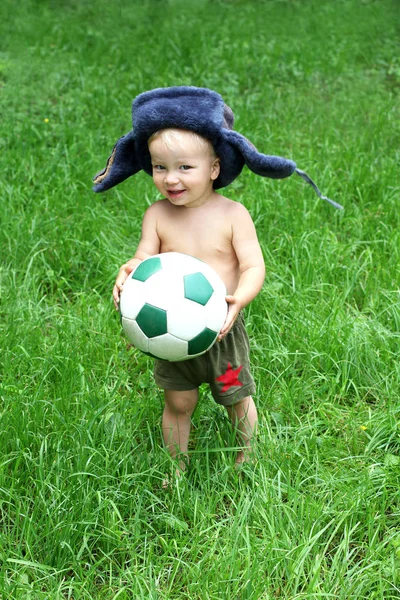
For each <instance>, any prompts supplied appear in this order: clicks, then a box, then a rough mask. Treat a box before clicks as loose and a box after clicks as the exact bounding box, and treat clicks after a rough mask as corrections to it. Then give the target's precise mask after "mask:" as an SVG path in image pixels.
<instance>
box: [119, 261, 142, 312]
mask: <svg viewBox="0 0 400 600" xmlns="http://www.w3.org/2000/svg"><path fill="white" fill-rule="evenodd" d="M132 262H133V261H129V262H128V263H126V264H125V265H122V267H121V268H120V270H119V273H118V275H117V279H116V280H115V285H114V288H113V300H114V306H115V310H119V296H120V294H121V292H122V288H123V287H124V283H125V281H126V279H127V278H128V276H129V275H130V273H132V271H133V269H134V268H135V266H136V265H135V264H133V265H132ZM137 262H138V263H139V262H140V261H137Z"/></svg>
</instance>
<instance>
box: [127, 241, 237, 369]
mask: <svg viewBox="0 0 400 600" xmlns="http://www.w3.org/2000/svg"><path fill="white" fill-rule="evenodd" d="M225 297H226V288H225V284H224V282H223V281H222V279H221V278H220V277H219V275H217V273H216V272H215V271H214V269H212V268H211V267H210V266H209V265H207V264H206V263H204V262H203V261H201V260H199V259H197V258H194V257H193V256H189V255H187V254H181V253H179V252H166V253H164V254H157V255H156V256H152V257H150V258H147V259H146V260H144V261H142V262H141V263H140V264H139V265H138V267H136V269H135V270H134V271H133V272H132V273H131V275H130V276H129V277H128V279H127V280H126V281H125V283H124V286H123V290H122V292H121V298H120V312H121V321H122V327H123V330H124V332H125V334H126V336H127V337H128V339H129V340H130V341H131V342H132V344H133V345H134V346H136V348H138V349H139V350H141V351H142V352H145V353H146V354H150V355H152V356H154V357H156V358H161V359H163V360H168V361H181V360H187V359H190V358H195V357H196V356H200V355H201V354H203V353H204V352H206V351H207V350H208V349H209V348H211V346H212V345H213V344H214V342H215V341H216V339H217V337H218V334H219V332H220V330H221V328H222V325H223V324H224V322H225V319H226V314H227V303H226V300H225Z"/></svg>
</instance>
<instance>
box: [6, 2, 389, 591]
mask: <svg viewBox="0 0 400 600" xmlns="http://www.w3.org/2000/svg"><path fill="white" fill-rule="evenodd" d="M399 26H400V18H399V16H398V5H397V3H396V2H395V1H394V0H393V1H391V0H380V1H378V0H376V1H373V0H372V1H369V0H336V1H334V0H320V1H319V2H317V1H316V0H315V1H313V0H286V1H285V0H269V1H268V0H259V1H256V0H230V1H228V0H225V1H224V0H214V1H211V0H199V1H197V2H195V1H194V0H192V1H189V0H187V1H186V2H183V1H180V0H170V1H167V0H165V1H161V0H145V1H143V2H139V1H137V0H136V1H135V0H133V1H131V2H128V1H127V0H125V1H119V2H105V1H104V0H97V2H94V0H86V1H82V2H79V1H78V0H42V1H39V0H36V1H33V0H20V2H18V3H15V2H11V0H4V1H3V2H2V3H1V7H0V111H1V121H0V150H1V152H0V173H1V177H0V199H1V204H0V223H1V227H0V260H1V262H0V293H1V295H0V339H1V346H0V367H1V371H0V373H1V375H0V377H1V379H0V399H1V402H0V415H1V419H0V465H1V467H0V519H1V529H0V559H1V560H0V598H1V599H2V600H3V599H4V600H9V599H15V600H25V599H26V600H48V599H49V600H64V599H71V600H97V599H99V600H100V599H101V600H117V598H118V599H119V600H128V599H136V598H144V599H149V598H150V599H152V600H175V599H187V598H189V599H191V600H220V599H222V600H225V599H226V600H231V599H232V600H233V599H234V600H250V599H251V600H261V599H262V600H275V599H282V600H300V599H314V598H315V599H320V598H330V599H340V600H349V599H354V600H361V599H368V600H392V599H393V600H395V599H396V600H397V599H398V598H399V597H400V492H399V487H400V402H399V397H400V384H399V382H400V366H399V365H400V362H399V341H400V302H399V301H400V293H399V288H400V270H399V263H400V233H399V232H400V227H399V226H400V223H399V220H400V219H399V216H400V211H399V178H398V165H399V147H400V144H399V141H400V135H399V134H400V127H399V123H400V118H399V117H400V115H399V90H400V59H399V56H400V52H399V40H400V37H399ZM170 85H196V86H204V87H210V88H212V89H215V90H217V91H218V92H220V93H221V94H222V95H223V97H224V99H225V100H226V101H227V103H228V104H229V105H230V106H232V108H233V110H234V112H235V116H236V125H235V127H236V129H237V130H238V131H239V132H241V133H242V134H244V135H246V136H247V137H248V138H249V139H250V140H251V141H252V142H253V143H254V144H255V145H256V146H257V148H258V149H259V150H260V151H262V152H264V153H266V154H277V155H281V156H286V157H288V158H292V159H294V160H295V161H296V162H297V165H298V167H299V168H300V169H304V170H305V171H307V173H308V174H309V175H310V176H311V177H312V178H313V179H314V180H315V181H316V183H317V184H318V186H319V187H320V189H321V191H322V192H323V193H324V194H326V195H327V196H329V197H330V198H332V199H333V200H335V201H336V202H339V203H340V204H342V205H343V206H344V210H343V211H338V210H335V209H334V208H333V207H332V206H330V205H329V204H327V203H325V202H323V201H322V200H320V199H319V198H318V197H317V196H316V195H315V194H314V192H313V190H312V189H311V187H310V186H307V185H305V184H304V183H303V182H302V181H301V179H300V178H299V177H297V176H296V175H293V176H292V177H291V178H289V179H285V180H282V181H274V180H269V179H262V178H260V177H257V176H256V175H254V174H253V173H251V172H249V171H248V170H244V171H243V173H242V175H241V176H240V178H239V179H237V180H236V181H235V182H234V183H233V184H232V185H231V186H230V187H229V188H227V189H226V190H224V191H223V193H224V194H225V195H227V196H228V197H230V198H232V199H234V200H237V201H239V202H242V203H243V204H244V205H245V206H246V207H247V208H248V209H249V211H250V213H251V215H252V217H253V219H254V221H255V223H256V227H257V231H258V235H259V239H260V243H261V246H262V249H263V252H264V257H265V262H266V267H267V277H266V281H265V285H264V288H263V290H262V292H261V293H260V295H259V296H258V297H257V298H256V299H255V300H254V301H253V303H252V304H251V305H250V306H249V307H248V308H247V309H246V320H247V325H248V331H249V335H250V338H251V344H252V363H253V368H254V375H255V378H256V380H257V387H258V391H257V395H256V397H255V401H256V403H257V406H258V410H259V417H260V423H259V435H258V441H257V447H256V458H257V461H256V464H255V465H254V466H252V467H247V468H246V469H244V471H243V472H241V473H237V472H236V471H235V469H234V468H233V462H234V456H235V446H236V441H235V436H234V434H232V432H231V429H230V426H229V423H228V420H227V417H226V415H225V413H224V412H223V410H222V409H221V408H220V407H219V406H217V405H215V404H214V402H213V400H212V398H211V396H210V395H209V393H208V391H207V388H204V389H203V390H202V395H201V401H200V403H199V406H198V408H197V410H196V413H195V415H194V418H193V434H192V441H191V445H190V455H191V464H190V468H189V471H188V473H187V476H186V477H185V478H184V479H182V480H181V481H180V482H179V484H176V485H174V486H173V487H172V489H171V490H169V491H165V490H163V489H162V487H161V482H162V479H163V477H164V476H165V473H166V472H168V471H169V470H170V469H171V461H170V458H169V456H168V455H167V453H166V451H165V449H163V447H162V442H161V431H160V417H161V412H162V406H163V399H162V392H161V391H160V390H159V389H157V387H156V386H155V384H154V381H153V376H152V359H150V358H149V357H147V356H145V355H142V354H140V353H139V352H138V351H136V350H135V349H134V348H132V347H129V345H128V344H127V342H126V339H125V338H124V336H123V334H122V332H121V328H120V324H119V319H118V315H117V313H116V312H115V311H114V309H113V306H112V301H111V290H112V286H113V282H114V280H115V276H116V273H117V272H118V268H119V266H120V265H121V264H122V263H123V262H125V261H126V260H127V259H128V258H130V257H131V256H132V255H133V253H134V250H135V247H136V244H137V242H138V238H139V235H140V224H141V217H142V214H143V212H144V210H145V209H146V207H147V206H148V205H149V204H150V203H152V202H153V201H154V200H156V199H157V198H158V196H157V194H156V190H155V188H154V186H153V183H152V181H151V178H150V177H148V176H147V175H145V174H144V173H140V174H138V175H136V176H135V177H134V178H131V179H129V180H127V181H126V182H124V183H123V184H121V185H120V186H118V187H117V188H115V189H113V190H111V191H109V192H107V193H106V194H103V195H95V194H94V193H93V192H92V191H91V185H92V184H91V179H92V177H93V176H94V175H95V174H96V173H97V172H98V171H99V170H100V169H102V168H103V167H104V165H105V161H106V159H107V157H108V156H109V154H110V151H111V149H112V147H113V144H114V143H115V141H116V140H117V138H119V137H120V136H121V135H123V134H125V133H126V132H128V131H129V129H130V127H131V117H130V107H131V102H132V99H133V98H134V97H135V96H136V95H137V94H138V93H140V92H142V91H145V90H147V89H151V88H154V87H162V86H170Z"/></svg>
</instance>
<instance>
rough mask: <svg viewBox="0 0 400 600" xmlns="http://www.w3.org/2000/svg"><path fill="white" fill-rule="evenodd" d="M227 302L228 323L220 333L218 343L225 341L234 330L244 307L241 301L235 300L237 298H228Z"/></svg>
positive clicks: (226, 322)
mask: <svg viewBox="0 0 400 600" xmlns="http://www.w3.org/2000/svg"><path fill="white" fill-rule="evenodd" d="M225 300H226V301H227V303H228V305H229V306H228V314H227V317H226V321H225V323H224V324H223V327H222V329H221V331H220V332H219V336H218V339H217V341H218V342H220V341H221V340H223V339H224V337H225V336H226V335H228V333H229V332H230V330H231V329H232V327H233V325H234V323H235V321H236V319H237V317H238V314H239V313H240V311H241V309H242V305H241V303H240V301H239V300H238V299H237V298H235V296H226V298H225Z"/></svg>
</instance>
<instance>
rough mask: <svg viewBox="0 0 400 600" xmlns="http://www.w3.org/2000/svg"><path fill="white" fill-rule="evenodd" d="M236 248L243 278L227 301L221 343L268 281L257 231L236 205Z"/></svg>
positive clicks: (240, 207)
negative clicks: (240, 313)
mask: <svg viewBox="0 0 400 600" xmlns="http://www.w3.org/2000/svg"><path fill="white" fill-rule="evenodd" d="M232 246H233V249H234V250H235V253H236V256H237V258H238V261H239V269H240V278H239V283H238V286H237V288H236V290H235V292H234V293H233V295H231V296H227V298H226V300H227V302H228V304H229V309H228V316H227V318H226V321H225V323H224V326H223V327H222V329H221V332H220V335H219V338H218V339H219V340H221V339H223V338H224V337H225V336H226V335H227V334H228V333H229V331H230V330H231V328H232V326H233V324H234V322H235V321H236V318H237V316H238V314H239V312H240V311H241V310H242V308H244V307H245V306H247V305H248V304H249V303H250V302H251V301H252V300H253V298H255V297H256V296H257V294H258V293H259V291H260V290H261V288H262V286H263V283H264V279H265V265H264V259H263V255H262V252H261V248H260V244H259V242H258V238H257V232H256V228H255V226H254V223H253V220H252V218H251V216H250V214H249V212H248V211H247V209H246V208H245V207H244V206H243V205H241V204H236V205H235V206H234V210H233V211H232Z"/></svg>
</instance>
